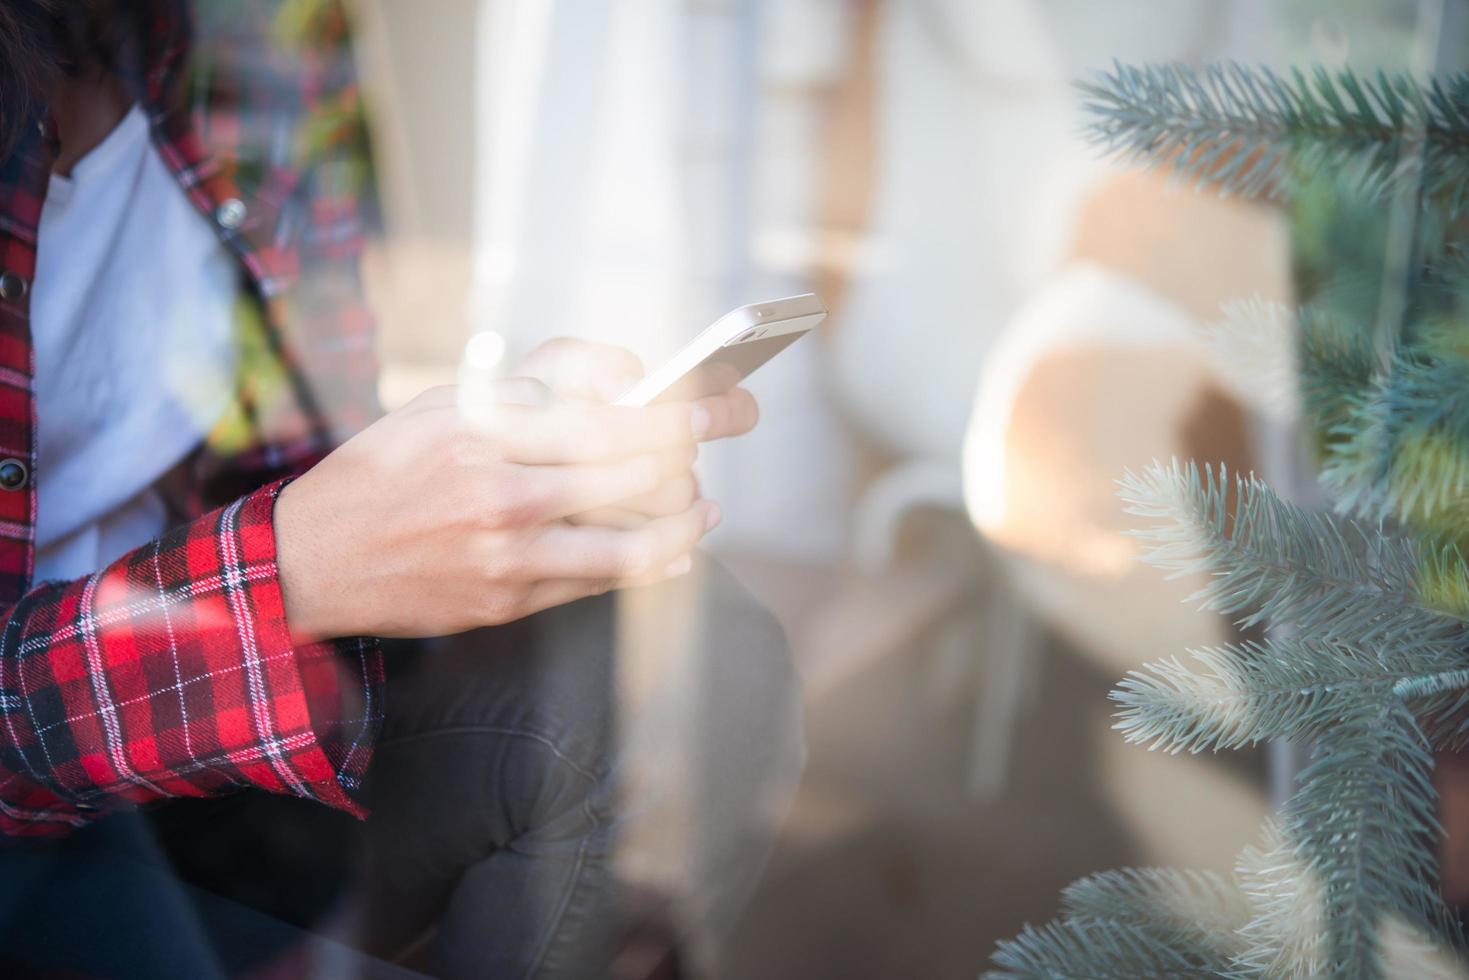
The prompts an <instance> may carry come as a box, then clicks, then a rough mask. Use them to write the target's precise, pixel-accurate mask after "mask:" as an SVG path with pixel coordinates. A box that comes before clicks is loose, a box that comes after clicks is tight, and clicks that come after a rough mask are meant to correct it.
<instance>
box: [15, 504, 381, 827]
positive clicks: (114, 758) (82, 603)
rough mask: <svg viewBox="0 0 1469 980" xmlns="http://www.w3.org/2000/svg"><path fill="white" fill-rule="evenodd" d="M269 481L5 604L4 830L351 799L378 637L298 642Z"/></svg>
mask: <svg viewBox="0 0 1469 980" xmlns="http://www.w3.org/2000/svg"><path fill="white" fill-rule="evenodd" d="M282 485H283V483H274V484H271V485H269V486H266V487H262V488H261V489H259V490H257V491H255V492H254V493H251V494H249V495H248V496H246V497H242V498H241V499H239V500H237V501H235V502H234V503H232V504H229V505H228V506H226V507H222V508H220V509H219V510H216V511H213V512H211V513H209V514H206V515H204V516H203V517H201V518H199V519H197V520H195V521H193V522H191V523H189V524H186V525H184V526H182V527H180V528H177V529H175V530H174V531H171V532H169V533H168V534H167V535H165V536H164V537H163V538H161V539H159V540H158V541H155V542H153V543H150V544H148V545H145V546H143V547H142V548H139V549H137V550H136V551H133V552H131V553H130V554H128V555H125V556H124V557H122V558H120V559H119V560H118V561H116V562H114V563H113V564H111V565H109V566H107V567H106V568H104V569H102V570H101V571H100V572H97V573H95V574H93V575H91V576H89V577H87V578H84V579H79V580H76V581H72V582H63V583H50V584H46V585H43V586H41V587H39V588H37V589H35V590H34V591H32V592H30V593H28V594H27V595H26V596H25V597H23V598H22V599H21V601H20V602H18V603H17V604H16V605H15V606H13V607H12V608H11V609H10V610H8V615H7V616H6V617H5V619H4V624H3V636H0V832H3V833H6V834H12V835H20V834H30V835H46V834H52V835H54V834H63V833H66V832H68V830H69V828H71V827H76V826H80V825H82V824H84V823H86V822H88V821H89V820H90V819H93V818H95V817H96V816H97V815H98V814H99V813H100V812H103V811H105V810H107V809H109V808H114V807H118V806H125V805H128V804H131V803H143V802H148V801H151V800H156V799H160V798H163V797H171V796H206V795H214V794H219V793H224V792H228V791H231V790H234V789H238V788H246V787H251V788H256V789H264V790H268V791H270V792H275V793H289V794H294V795H296V796H302V797H307V798H309V799H315V800H318V801H320V802H322V803H326V804H328V805H330V806H334V807H339V808H341V809H343V810H346V811H348V812H351V813H353V814H356V815H358V816H362V815H363V811H362V810H361V808H360V807H359V806H358V804H357V803H356V802H355V801H354V799H353V797H352V795H351V794H352V791H353V790H354V789H355V788H356V787H357V785H358V783H359V781H360V779H361V777H362V775H363V773H364V771H365V769H366V766H367V762H368V759H369V757H370V754H371V750H372V745H373V742H374V739H375V738H376V735H377V731H378V728H379V727H380V721H381V708H380V706H381V704H382V692H381V685H382V658H381V654H380V651H379V650H378V648H377V645H376V643H375V642H373V641H371V640H364V639H359V640H348V641H335V642H331V643H319V644H312V645H309V646H303V647H292V645H291V638H290V632H289V630H288V629H287V625H286V618H285V608H284V604H283V601H282V596H281V584H280V579H279V578H278V576H277V572H276V542H275V532H274V529H273V526H272V514H273V512H274V507H275V500H276V497H277V495H278V494H279V492H280V488H281V486H282Z"/></svg>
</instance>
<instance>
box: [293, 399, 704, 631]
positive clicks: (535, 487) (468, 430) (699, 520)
mask: <svg viewBox="0 0 1469 980" xmlns="http://www.w3.org/2000/svg"><path fill="white" fill-rule="evenodd" d="M495 391H496V393H497V394H498V395H499V396H501V397H498V398H497V402H498V404H497V405H496V406H495V409H494V411H492V412H490V413H487V414H485V415H483V417H479V416H476V417H474V418H470V417H468V416H466V414H465V413H464V412H461V411H460V410H459V408H458V401H457V395H456V389H454V388H452V387H447V388H437V389H433V390H431V391H428V392H425V393H424V394H423V395H420V396H419V397H418V398H416V399H414V401H412V402H410V403H409V404H408V405H406V406H404V407H403V408H401V409H399V410H398V411H396V412H393V413H391V414H390V415H388V416H386V417H384V418H383V419H381V420H379V421H378V422H376V423H374V424H373V425H371V426H369V427H368V428H367V429H365V430H363V431H362V432H361V433H359V434H358V435H357V436H355V437H354V438H352V439H350V440H349V441H348V442H346V443H345V444H344V445H343V446H342V447H341V448H339V449H337V450H336V451H335V452H333V453H332V454H331V455H330V456H328V457H327V458H326V459H324V460H322V461H321V463H319V464H318V465H316V466H315V467H313V468H312V469H311V470H309V471H308V472H307V473H305V474H304V475H303V476H301V477H300V478H299V479H298V480H296V481H295V482H293V483H291V484H289V485H288V486H287V487H286V488H285V490H284V491H282V493H281V496H280V498H279V500H277V502H276V508H275V528H276V538H277V558H278V564H279V570H280V578H281V585H282V588H283V590H284V594H285V604H286V617H287V620H288V622H289V623H290V625H291V632H292V636H293V638H294V639H295V640H296V641H297V642H305V641H309V640H312V639H322V638H328V637H338V636H355V635H373V636H435V635H441V634H446V633H455V632H460V631H462V630H467V629H472V628H475V627H479V626H490V625H496V624H499V623H505V622H509V621H511V620H514V619H518V618H520V617H522V616H526V615H529V614H530V613H533V612H536V611H538V610H540V609H545V608H547V607H549V606H554V605H559V604H561V603H564V602H570V601H571V600H573V599H578V598H581V597H583V596H587V595H592V594H595V593H599V592H605V591H607V590H608V589H610V588H614V587H617V586H620V585H624V584H637V583H642V582H649V581H657V580H659V579H661V578H665V577H670V576H673V575H678V574H681V573H682V572H684V571H687V570H688V568H689V564H690V558H689V553H690V551H691V550H692V549H693V547H694V546H695V545H696V544H697V543H698V541H699V540H700V539H701V538H702V537H703V536H704V534H705V533H706V532H707V531H708V530H709V529H710V528H712V527H713V526H714V524H715V523H716V522H717V521H718V517H719V511H718V508H717V507H715V506H714V505H713V504H712V503H710V502H707V501H693V500H690V499H687V498H684V499H682V500H681V501H680V502H681V503H683V504H684V506H682V507H673V506H667V507H666V508H665V509H667V510H668V511H669V513H666V514H658V515H655V516H652V517H650V518H647V519H645V520H644V521H643V522H642V523H641V524H640V525H639V526H637V527H636V528H629V529H621V528H617V527H599V526H590V525H583V526H578V525H573V524H571V523H568V522H567V521H566V520H565V518H566V517H568V516H569V515H573V514H580V513H586V512H596V511H597V510H598V509H600V508H605V507H608V506H610V505H613V504H616V503H617V502H619V501H628V500H647V499H651V497H652V496H653V495H656V494H657V493H658V492H659V491H660V489H661V488H663V487H665V486H666V485H668V484H669V483H670V482H677V481H679V480H686V479H688V475H689V468H690V466H691V465H692V464H693V460H694V455H695V451H696V448H695V441H696V438H698V437H699V434H700V433H702V434H703V435H705V436H707V435H708V434H709V432H711V431H713V430H712V429H711V421H712V420H711V417H710V416H709V415H701V413H700V411H699V407H698V406H694V405H688V404H668V405H655V406H650V407H648V408H621V407H610V406H602V405H591V404H576V405H573V404H564V403H558V402H554V400H553V399H552V398H551V397H550V396H549V393H548V392H546V391H545V389H544V388H543V387H542V386H541V385H540V383H539V382H536V381H532V380H529V379H518V380H514V381H511V382H502V383H500V384H498V385H497V386H496V388H495Z"/></svg>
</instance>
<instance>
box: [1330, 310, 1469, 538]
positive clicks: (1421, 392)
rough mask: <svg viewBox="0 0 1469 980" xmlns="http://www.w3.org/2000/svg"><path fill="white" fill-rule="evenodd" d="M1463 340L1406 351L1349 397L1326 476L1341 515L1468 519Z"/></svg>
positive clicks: (1449, 523)
mask: <svg viewBox="0 0 1469 980" xmlns="http://www.w3.org/2000/svg"><path fill="white" fill-rule="evenodd" d="M1463 340H1464V338H1463V336H1462V334H1461V336H1460V337H1459V338H1458V342H1457V343H1456V342H1455V341H1454V340H1453V339H1445V338H1442V337H1437V338H1433V339H1431V340H1430V341H1428V342H1427V343H1426V344H1420V345H1416V346H1415V347H1413V348H1411V349H1407V350H1404V351H1402V352H1400V353H1399V354H1398V355H1397V356H1395V357H1394V358H1393V359H1392V363H1391V365H1390V366H1389V368H1388V370H1387V371H1385V372H1383V373H1381V374H1379V375H1377V376H1376V377H1375V378H1374V379H1373V380H1372V382H1371V383H1370V384H1369V385H1368V386H1367V387H1366V388H1365V390H1362V391H1359V392H1356V393H1354V394H1349V395H1348V396H1347V399H1346V402H1345V404H1346V411H1345V413H1344V417H1343V418H1342V419H1341V421H1340V422H1338V423H1337V425H1336V426H1335V427H1334V428H1333V429H1332V430H1331V433H1330V434H1331V435H1332V436H1333V437H1334V438H1333V440H1332V443H1331V448H1330V451H1329V453H1328V456H1327V458H1326V461H1325V465H1324V467H1323V469H1322V473H1321V480H1322V483H1323V484H1324V485H1325V486H1326V488H1327V489H1328V490H1330V491H1331V492H1332V494H1333V495H1334V496H1335V497H1336V499H1337V502H1338V507H1339V509H1340V510H1342V511H1343V512H1345V513H1352V514H1358V515H1362V516H1365V517H1368V518H1371V519H1382V518H1386V517H1394V518H1397V519H1398V520H1400V521H1404V522H1409V523H1418V524H1423V525H1427V526H1428V527H1446V528H1454V529H1457V528H1458V527H1461V526H1462V524H1463V522H1464V519H1465V518H1469V356H1466V352H1465V350H1464V349H1463V347H1462V343H1463ZM1435 348H1436V349H1435Z"/></svg>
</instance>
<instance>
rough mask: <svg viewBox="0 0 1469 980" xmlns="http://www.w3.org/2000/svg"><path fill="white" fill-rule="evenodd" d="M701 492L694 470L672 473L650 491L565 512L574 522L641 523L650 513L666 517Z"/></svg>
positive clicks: (604, 524)
mask: <svg viewBox="0 0 1469 980" xmlns="http://www.w3.org/2000/svg"><path fill="white" fill-rule="evenodd" d="M700 496H701V493H700V490H699V478H698V476H696V475H695V474H693V473H690V474H688V475H687V476H685V477H674V478H673V479H672V480H669V481H667V482H666V483H664V484H663V485H662V486H661V487H659V488H658V489H657V490H654V491H653V492H652V493H650V494H643V495H641V496H638V497H632V498H630V499H628V500H624V501H620V502H619V503H618V504H617V505H616V506H612V507H596V508H593V509H591V510H586V511H582V512H581V513H578V514H571V515H568V516H567V518H566V519H567V520H568V521H570V522H571V523H573V524H600V525H601V526H602V527H617V528H623V529H627V528H634V527H642V526H643V525H644V524H646V523H647V522H648V518H650V517H667V516H668V515H670V514H677V513H679V512H680V511H685V510H688V509H689V508H690V507H692V506H693V505H694V501H696V500H698V499H699V497H700Z"/></svg>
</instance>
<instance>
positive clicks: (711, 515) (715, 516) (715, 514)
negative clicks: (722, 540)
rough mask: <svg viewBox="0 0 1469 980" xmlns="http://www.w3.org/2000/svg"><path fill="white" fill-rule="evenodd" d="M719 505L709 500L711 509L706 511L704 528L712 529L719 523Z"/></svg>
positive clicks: (706, 529)
mask: <svg viewBox="0 0 1469 980" xmlns="http://www.w3.org/2000/svg"><path fill="white" fill-rule="evenodd" d="M719 518H720V513H719V505H718V504H716V503H715V502H714V501H712V500H711V501H709V509H708V510H707V511H705V512H704V530H705V531H712V530H714V529H715V528H716V527H717V526H718V525H719Z"/></svg>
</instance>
